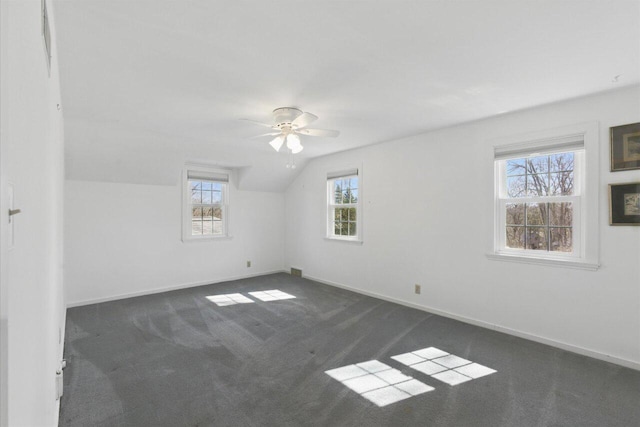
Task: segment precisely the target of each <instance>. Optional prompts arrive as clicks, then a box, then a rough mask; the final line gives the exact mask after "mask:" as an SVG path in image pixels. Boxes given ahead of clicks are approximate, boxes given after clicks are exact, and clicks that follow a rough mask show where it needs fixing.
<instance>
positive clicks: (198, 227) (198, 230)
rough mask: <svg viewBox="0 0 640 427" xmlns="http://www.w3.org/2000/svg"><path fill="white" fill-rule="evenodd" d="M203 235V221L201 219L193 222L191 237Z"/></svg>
mask: <svg viewBox="0 0 640 427" xmlns="http://www.w3.org/2000/svg"><path fill="white" fill-rule="evenodd" d="M198 234H202V221H201V220H199V219H194V220H191V235H192V236H195V235H198Z"/></svg>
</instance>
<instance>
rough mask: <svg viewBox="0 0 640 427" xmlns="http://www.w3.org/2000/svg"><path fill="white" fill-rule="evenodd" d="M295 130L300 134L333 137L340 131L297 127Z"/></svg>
mask: <svg viewBox="0 0 640 427" xmlns="http://www.w3.org/2000/svg"><path fill="white" fill-rule="evenodd" d="M296 132H298V133H300V134H302V135H309V136H326V137H329V138H335V137H336V136H338V135H340V131H337V130H331V129H297V130H296Z"/></svg>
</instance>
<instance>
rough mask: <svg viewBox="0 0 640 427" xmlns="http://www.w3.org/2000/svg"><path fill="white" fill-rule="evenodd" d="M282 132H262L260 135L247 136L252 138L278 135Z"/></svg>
mask: <svg viewBox="0 0 640 427" xmlns="http://www.w3.org/2000/svg"><path fill="white" fill-rule="evenodd" d="M281 133H282V132H269V133H263V134H262V135H256V136H250V137H249V138H251V139H253V138H261V137H263V136H274V135H280V134H281Z"/></svg>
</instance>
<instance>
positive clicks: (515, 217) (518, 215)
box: [506, 203, 524, 225]
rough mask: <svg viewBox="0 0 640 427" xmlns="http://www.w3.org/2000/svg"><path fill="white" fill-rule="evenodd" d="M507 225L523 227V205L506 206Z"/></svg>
mask: <svg viewBox="0 0 640 427" xmlns="http://www.w3.org/2000/svg"><path fill="white" fill-rule="evenodd" d="M506 220H507V225H524V203H508V204H507V217H506Z"/></svg>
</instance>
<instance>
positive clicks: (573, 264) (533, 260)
mask: <svg viewBox="0 0 640 427" xmlns="http://www.w3.org/2000/svg"><path fill="white" fill-rule="evenodd" d="M486 256H487V258H488V259H490V260H492V261H510V262H520V263H523V264H537V265H547V266H551V267H567V268H575V269H578V270H590V271H596V270H598V268H600V264H597V263H592V262H586V261H576V260H574V259H566V258H551V257H549V258H544V257H534V256H525V255H520V254H514V253H503V252H497V253H488V254H486Z"/></svg>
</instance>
